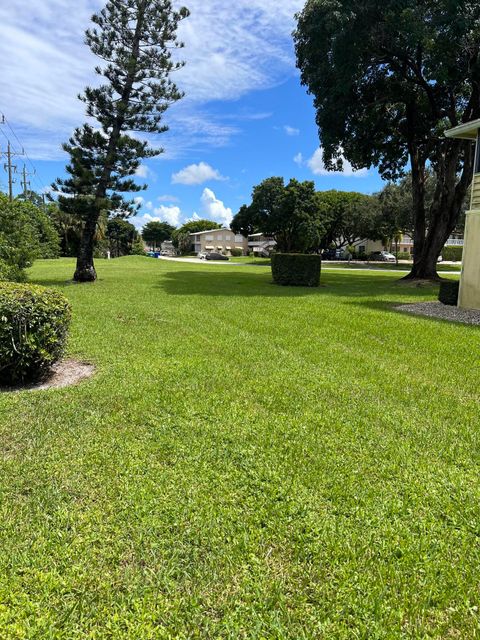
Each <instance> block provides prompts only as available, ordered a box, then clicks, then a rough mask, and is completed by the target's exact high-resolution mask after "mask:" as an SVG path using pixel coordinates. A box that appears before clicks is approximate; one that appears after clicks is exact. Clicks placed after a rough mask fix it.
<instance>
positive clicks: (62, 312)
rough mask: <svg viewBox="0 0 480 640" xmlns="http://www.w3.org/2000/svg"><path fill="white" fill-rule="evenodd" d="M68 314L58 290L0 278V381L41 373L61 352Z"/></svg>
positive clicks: (24, 379) (30, 377) (12, 381)
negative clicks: (3, 280) (0, 280)
mask: <svg viewBox="0 0 480 640" xmlns="http://www.w3.org/2000/svg"><path fill="white" fill-rule="evenodd" d="M70 317H71V312H70V305H69V303H68V301H67V299H66V298H65V297H64V296H63V295H62V294H61V293H59V292H58V291H54V290H53V289H45V288H44V287H39V286H35V285H28V284H18V283H13V282H0V383H1V384H7V385H14V384H18V383H20V382H28V381H32V380H38V379H41V378H42V377H44V376H45V375H46V374H47V373H48V371H49V369H50V367H51V366H52V365H53V364H55V362H57V360H59V358H60V357H61V356H62V355H63V352H64V349H65V344H66V341H67V333H68V327H69V324H70Z"/></svg>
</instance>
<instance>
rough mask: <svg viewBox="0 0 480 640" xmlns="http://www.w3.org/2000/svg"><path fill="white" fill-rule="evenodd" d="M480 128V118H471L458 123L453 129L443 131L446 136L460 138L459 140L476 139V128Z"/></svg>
mask: <svg viewBox="0 0 480 640" xmlns="http://www.w3.org/2000/svg"><path fill="white" fill-rule="evenodd" d="M479 129H480V120H472V121H471V122H465V123H464V124H460V125H458V127H454V128H453V129H449V130H448V131H445V135H446V136H447V138H460V139H461V140H476V139H477V134H478V130H479Z"/></svg>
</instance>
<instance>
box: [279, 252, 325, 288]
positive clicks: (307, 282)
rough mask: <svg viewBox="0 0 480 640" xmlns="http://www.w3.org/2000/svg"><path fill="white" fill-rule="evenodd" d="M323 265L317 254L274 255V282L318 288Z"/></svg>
mask: <svg viewBox="0 0 480 640" xmlns="http://www.w3.org/2000/svg"><path fill="white" fill-rule="evenodd" d="M321 265H322V261H321V258H320V256H319V255H317V254H304V253H273V254H272V276H273V281H274V282H275V284H282V285H290V286H301V287H318V285H319V284H320V269H321Z"/></svg>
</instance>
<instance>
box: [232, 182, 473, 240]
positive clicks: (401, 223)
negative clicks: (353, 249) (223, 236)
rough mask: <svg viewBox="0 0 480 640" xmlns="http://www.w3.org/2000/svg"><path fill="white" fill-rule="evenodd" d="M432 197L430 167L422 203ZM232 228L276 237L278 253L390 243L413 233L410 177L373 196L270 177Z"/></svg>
mask: <svg viewBox="0 0 480 640" xmlns="http://www.w3.org/2000/svg"><path fill="white" fill-rule="evenodd" d="M434 196H435V177H434V174H433V172H432V171H429V172H427V180H426V198H425V201H426V203H427V204H429V203H430V202H432V201H433V198H434ZM464 210H465V207H463V214H464ZM463 221H464V215H463V216H462V215H459V218H458V222H457V226H456V230H457V231H461V229H462V225H463ZM231 229H232V231H234V232H235V233H240V234H242V235H244V236H249V235H251V234H253V233H262V234H263V235H265V236H268V237H271V238H274V240H275V241H276V243H277V249H278V251H281V252H285V253H290V252H306V253H309V252H319V251H321V250H322V249H327V248H330V247H335V248H342V247H347V246H351V245H353V244H354V243H355V242H358V241H359V240H361V239H369V240H382V241H383V243H384V244H385V245H391V244H392V243H394V242H395V240H398V239H399V237H400V236H401V235H403V234H404V233H408V234H409V235H411V236H413V235H414V229H415V212H414V207H413V195H412V188H411V177H410V175H409V174H407V175H406V176H404V177H403V178H402V179H401V180H399V181H397V182H391V183H389V184H387V185H386V186H385V187H384V189H383V190H382V191H381V192H379V193H376V194H373V195H366V194H363V193H356V192H350V191H336V190H330V191H316V190H315V184H314V183H313V182H311V181H305V182H299V181H298V180H295V179H292V180H290V181H289V182H288V184H285V181H284V179H283V178H281V177H272V178H268V179H266V180H264V181H263V182H262V183H260V184H259V185H257V186H256V187H254V189H253V192H252V198H251V203H250V204H248V205H243V206H242V207H241V208H240V210H239V211H238V213H237V214H236V215H235V216H234V218H233V220H232V223H231Z"/></svg>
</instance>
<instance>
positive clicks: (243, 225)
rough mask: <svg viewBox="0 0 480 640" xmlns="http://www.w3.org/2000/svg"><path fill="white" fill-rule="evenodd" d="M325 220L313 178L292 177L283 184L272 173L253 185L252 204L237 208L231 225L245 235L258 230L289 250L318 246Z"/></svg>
mask: <svg viewBox="0 0 480 640" xmlns="http://www.w3.org/2000/svg"><path fill="white" fill-rule="evenodd" d="M325 223H326V219H325V215H324V212H323V210H322V208H321V207H319V202H318V199H317V194H316V192H315V184H314V183H313V182H311V181H305V182H299V181H298V180H295V179H292V180H290V182H289V183H288V184H287V185H285V182H284V180H283V178H281V177H272V178H267V179H266V180H264V181H263V182H261V183H260V184H258V185H257V186H256V187H254V189H253V192H252V202H251V204H250V205H243V206H242V207H241V208H240V210H239V212H238V213H237V214H236V216H234V218H233V220H232V223H231V225H230V226H231V229H232V231H234V232H235V233H242V234H243V235H245V236H247V235H249V234H250V233H253V232H254V231H256V230H258V231H260V232H261V233H263V234H264V235H266V236H269V237H272V238H274V239H275V241H276V243H277V249H278V251H282V252H287V253H288V252H302V251H315V250H317V249H318V248H319V245H320V241H321V238H322V236H323V235H324V233H325Z"/></svg>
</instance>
